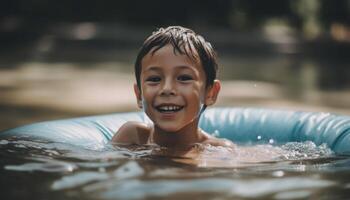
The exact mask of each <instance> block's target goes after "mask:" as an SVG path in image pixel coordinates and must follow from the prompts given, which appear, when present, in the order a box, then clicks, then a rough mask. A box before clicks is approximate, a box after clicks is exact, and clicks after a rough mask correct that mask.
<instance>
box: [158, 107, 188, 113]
mask: <svg viewBox="0 0 350 200" xmlns="http://www.w3.org/2000/svg"><path fill="white" fill-rule="evenodd" d="M183 108H184V106H177V105H160V106H156V109H157V110H158V111H159V112H161V113H166V112H178V111H180V110H182V109H183Z"/></svg>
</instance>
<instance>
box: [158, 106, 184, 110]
mask: <svg viewBox="0 0 350 200" xmlns="http://www.w3.org/2000/svg"><path fill="white" fill-rule="evenodd" d="M159 109H160V110H163V111H175V110H178V109H180V106H161V107H159Z"/></svg>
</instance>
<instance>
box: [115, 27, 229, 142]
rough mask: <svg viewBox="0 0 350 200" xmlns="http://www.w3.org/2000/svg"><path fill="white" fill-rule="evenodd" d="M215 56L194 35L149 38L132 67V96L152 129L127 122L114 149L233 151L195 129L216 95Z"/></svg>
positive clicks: (162, 32)
mask: <svg viewBox="0 0 350 200" xmlns="http://www.w3.org/2000/svg"><path fill="white" fill-rule="evenodd" d="M217 69H218V66H217V58H216V53H215V51H214V49H213V48H212V46H211V45H210V43H208V42H206V41H205V40H204V38H203V37H202V36H200V35H198V34H196V33H195V32H194V31H192V30H190V29H187V28H184V27H180V26H171V27H168V28H165V29H163V28H160V29H159V30H158V31H156V32H154V33H153V34H152V35H151V36H150V37H148V38H147V39H146V40H145V42H144V44H143V46H142V47H141V49H140V51H139V54H138V56H137V59H136V63H135V76H136V83H135V84H134V92H135V95H136V98H137V104H138V107H139V108H142V109H143V110H144V111H145V113H146V114H147V116H148V117H149V118H150V119H151V120H152V122H153V124H145V123H141V122H127V123H125V124H124V125H123V126H122V127H121V128H120V129H119V130H118V132H117V133H116V134H115V135H114V137H113V138H112V142H114V143H124V144H157V145H159V146H164V147H172V148H176V147H186V146H191V145H193V144H198V143H202V144H210V145H213V146H226V147H233V146H234V145H233V143H232V142H230V141H228V140H225V139H218V138H215V137H213V136H211V135H209V134H208V133H205V132H204V131H203V130H201V129H200V128H199V127H198V122H199V117H200V115H201V113H202V112H203V111H204V110H205V108H206V107H207V106H210V105H213V104H214V103H215V102H216V99H217V96H218V93H219V91H220V87H221V84H220V81H219V80H217V79H216V77H217Z"/></svg>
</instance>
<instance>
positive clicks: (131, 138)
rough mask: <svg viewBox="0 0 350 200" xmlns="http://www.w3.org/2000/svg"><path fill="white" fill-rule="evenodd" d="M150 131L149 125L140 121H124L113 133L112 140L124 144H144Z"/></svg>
mask: <svg viewBox="0 0 350 200" xmlns="http://www.w3.org/2000/svg"><path fill="white" fill-rule="evenodd" d="M149 133H150V127H148V126H147V125H146V124H144V123H141V122H126V123H125V124H123V125H122V126H121V127H120V128H119V130H118V132H117V133H116V134H114V136H113V138H112V142H114V143H125V144H145V143H147V140H148V137H149Z"/></svg>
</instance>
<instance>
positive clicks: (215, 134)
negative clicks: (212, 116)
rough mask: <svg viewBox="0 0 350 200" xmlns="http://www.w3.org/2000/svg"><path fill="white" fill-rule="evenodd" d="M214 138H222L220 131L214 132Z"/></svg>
mask: <svg viewBox="0 0 350 200" xmlns="http://www.w3.org/2000/svg"><path fill="white" fill-rule="evenodd" d="M213 136H214V137H219V136H220V132H219V130H217V129H216V130H215V131H214V133H213Z"/></svg>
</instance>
